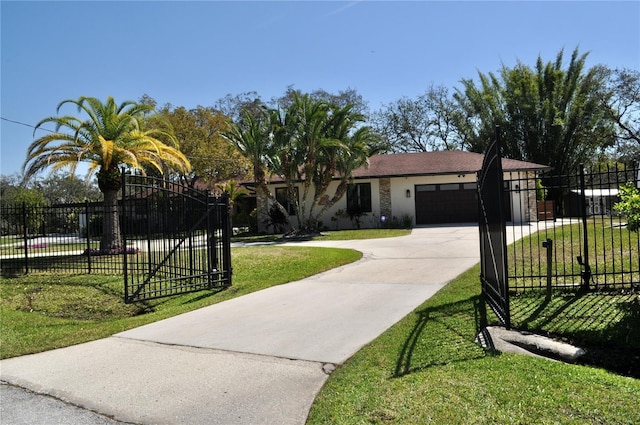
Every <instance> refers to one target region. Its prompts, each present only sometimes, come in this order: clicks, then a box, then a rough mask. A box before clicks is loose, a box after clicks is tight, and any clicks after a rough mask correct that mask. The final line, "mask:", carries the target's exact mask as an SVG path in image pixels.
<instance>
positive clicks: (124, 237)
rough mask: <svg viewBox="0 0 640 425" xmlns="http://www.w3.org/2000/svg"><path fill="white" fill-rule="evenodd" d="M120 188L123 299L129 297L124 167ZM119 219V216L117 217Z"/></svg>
mask: <svg viewBox="0 0 640 425" xmlns="http://www.w3.org/2000/svg"><path fill="white" fill-rule="evenodd" d="M120 178H121V184H122V186H121V188H122V217H123V220H121V227H120V234H121V238H122V275H123V276H124V299H125V302H126V301H127V300H128V299H129V274H128V272H129V264H128V262H127V261H128V257H129V256H128V255H127V225H128V223H127V220H126V217H127V211H126V210H127V175H126V170H125V168H124V167H122V168H121V169H120ZM118 219H120V218H118Z"/></svg>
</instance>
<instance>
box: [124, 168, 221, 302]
mask: <svg viewBox="0 0 640 425" xmlns="http://www.w3.org/2000/svg"><path fill="white" fill-rule="evenodd" d="M124 179H125V180H126V183H125V184H124V185H123V187H124V196H123V199H124V202H123V204H122V210H123V216H124V217H125V220H124V221H123V223H122V227H123V235H124V237H125V244H126V246H127V247H128V249H129V250H130V251H131V252H134V253H136V255H125V256H124V258H125V267H124V274H125V301H127V302H134V301H140V300H144V299H153V298H159V297H164V296H168V295H176V294H180V293H186V292H194V291H199V290H203V289H213V288H222V287H226V286H229V285H231V227H230V220H229V196H228V194H224V195H222V196H220V197H215V196H211V195H210V194H209V193H208V192H204V191H199V190H195V189H193V188H190V187H187V186H184V185H181V184H178V183H175V182H171V181H167V180H164V179H158V178H153V177H142V176H133V175H125V176H124Z"/></svg>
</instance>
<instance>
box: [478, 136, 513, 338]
mask: <svg viewBox="0 0 640 425" xmlns="http://www.w3.org/2000/svg"><path fill="white" fill-rule="evenodd" d="M503 192H504V176H503V173H502V157H501V154H500V131H499V128H496V132H495V138H494V140H493V142H492V143H491V144H490V145H489V147H488V148H487V151H486V153H485V157H484V161H483V164H482V169H481V170H480V171H479V172H478V204H479V205H478V208H479V216H480V217H479V221H480V222H479V226H480V229H479V230H480V267H481V271H480V280H481V282H482V295H483V296H484V299H485V301H486V302H487V304H489V306H490V307H491V309H492V310H493V311H494V313H495V314H496V316H498V319H499V320H500V321H501V322H502V324H503V325H504V326H505V327H506V328H507V329H509V328H510V327H511V317H510V313H509V281H508V278H507V253H506V246H507V243H506V221H505V217H504V206H503V202H504V193H503Z"/></svg>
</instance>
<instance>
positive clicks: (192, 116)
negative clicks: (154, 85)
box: [158, 104, 250, 189]
mask: <svg viewBox="0 0 640 425" xmlns="http://www.w3.org/2000/svg"><path fill="white" fill-rule="evenodd" d="M158 112H159V114H160V115H162V116H163V117H164V118H165V119H166V121H167V122H169V123H170V124H171V127H172V129H173V131H174V134H175V137H176V139H177V141H178V143H179V144H180V150H181V151H182V152H183V153H184V154H185V156H186V157H187V158H188V159H189V161H190V163H191V173H190V174H189V175H188V176H184V178H185V179H187V180H188V183H189V185H191V186H193V185H195V183H196V182H197V181H203V182H205V183H206V184H207V186H208V187H209V188H210V189H213V188H214V187H215V185H216V184H217V183H219V182H223V181H226V180H230V179H244V178H245V177H247V174H248V169H249V168H250V164H249V163H248V161H247V160H246V159H245V158H244V157H243V156H242V155H241V154H240V153H239V152H238V151H237V150H236V149H233V145H231V144H230V143H229V141H228V140H227V139H225V138H224V137H223V136H222V133H223V132H224V131H226V130H227V129H228V127H229V122H230V119H229V118H228V117H227V116H225V115H223V114H222V113H221V112H220V111H218V110H216V109H214V108H212V107H204V106H197V107H196V108H193V109H186V108H184V107H182V106H180V107H173V106H172V105H170V104H167V105H165V106H163V107H162V108H160V109H159V111H158Z"/></svg>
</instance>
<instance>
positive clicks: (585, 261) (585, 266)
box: [578, 164, 591, 289]
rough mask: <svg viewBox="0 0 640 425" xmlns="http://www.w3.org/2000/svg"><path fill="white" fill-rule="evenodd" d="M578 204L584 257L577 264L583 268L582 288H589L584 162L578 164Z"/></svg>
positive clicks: (589, 267)
mask: <svg viewBox="0 0 640 425" xmlns="http://www.w3.org/2000/svg"><path fill="white" fill-rule="evenodd" d="M580 204H581V207H582V243H583V251H582V252H583V253H584V257H578V264H580V265H581V266H582V268H583V270H582V273H581V275H582V288H583V289H589V282H590V281H591V266H590V265H589V235H588V233H587V230H588V228H587V196H586V193H585V182H584V164H580Z"/></svg>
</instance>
